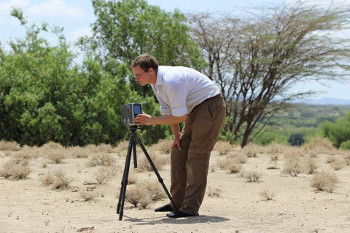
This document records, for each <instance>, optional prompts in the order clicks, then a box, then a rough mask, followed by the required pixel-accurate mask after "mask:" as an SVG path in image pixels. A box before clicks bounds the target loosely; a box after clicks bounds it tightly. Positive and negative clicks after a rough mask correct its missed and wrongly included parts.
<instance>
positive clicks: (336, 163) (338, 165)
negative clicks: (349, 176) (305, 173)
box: [328, 157, 345, 171]
mask: <svg viewBox="0 0 350 233" xmlns="http://www.w3.org/2000/svg"><path fill="white" fill-rule="evenodd" d="M328 161H329V163H330V164H331V167H332V168H333V169H334V170H336V171H337V170H340V169H342V168H343V167H344V164H345V161H344V160H343V159H341V158H338V157H331V158H329V159H328Z"/></svg>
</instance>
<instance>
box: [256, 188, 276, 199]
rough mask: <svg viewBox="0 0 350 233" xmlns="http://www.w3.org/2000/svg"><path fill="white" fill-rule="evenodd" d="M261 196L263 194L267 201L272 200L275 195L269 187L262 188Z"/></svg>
mask: <svg viewBox="0 0 350 233" xmlns="http://www.w3.org/2000/svg"><path fill="white" fill-rule="evenodd" d="M259 194H260V196H262V197H263V198H265V199H266V200H267V201H270V200H272V199H273V197H274V196H275V194H274V193H272V192H270V191H269V190H267V189H264V190H262V191H261V192H260V193H259Z"/></svg>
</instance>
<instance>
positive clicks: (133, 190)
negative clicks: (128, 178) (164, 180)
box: [125, 181, 165, 209]
mask: <svg viewBox="0 0 350 233" xmlns="http://www.w3.org/2000/svg"><path fill="white" fill-rule="evenodd" d="M125 198H126V200H127V201H128V202H129V203H130V204H132V205H134V206H135V207H137V206H138V205H139V207H140V208H142V209H145V208H146V207H147V206H148V205H149V204H150V203H151V202H152V201H158V200H161V199H163V198H165V192H164V190H163V189H162V187H161V185H160V184H159V183H158V182H156V181H153V182H151V181H145V182H143V183H140V184H138V185H133V186H131V187H130V188H128V189H127V192H126V194H125Z"/></svg>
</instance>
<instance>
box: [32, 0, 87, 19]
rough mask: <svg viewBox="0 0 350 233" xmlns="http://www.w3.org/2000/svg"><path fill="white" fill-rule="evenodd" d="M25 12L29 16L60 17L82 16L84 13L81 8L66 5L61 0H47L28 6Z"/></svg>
mask: <svg viewBox="0 0 350 233" xmlns="http://www.w3.org/2000/svg"><path fill="white" fill-rule="evenodd" d="M26 12H27V13H28V15H31V16H41V17H60V18H63V17H68V18H82V17H84V15H85V14H84V11H82V10H81V9H79V8H74V7H71V6H68V5H67V4H66V3H65V2H64V1H62V0H48V1H47V2H43V3H41V4H40V5H36V6H31V7H29V8H28V9H27V11H26Z"/></svg>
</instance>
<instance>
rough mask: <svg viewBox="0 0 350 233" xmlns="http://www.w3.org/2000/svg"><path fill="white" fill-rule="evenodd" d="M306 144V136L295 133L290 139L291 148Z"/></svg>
mask: <svg viewBox="0 0 350 233" xmlns="http://www.w3.org/2000/svg"><path fill="white" fill-rule="evenodd" d="M304 142H305V139H304V135H303V134H301V133H293V134H291V135H290V137H289V138H288V143H289V145H291V146H301V145H302V144H304Z"/></svg>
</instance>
